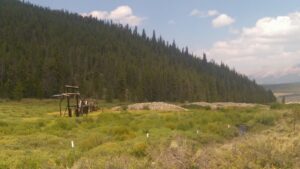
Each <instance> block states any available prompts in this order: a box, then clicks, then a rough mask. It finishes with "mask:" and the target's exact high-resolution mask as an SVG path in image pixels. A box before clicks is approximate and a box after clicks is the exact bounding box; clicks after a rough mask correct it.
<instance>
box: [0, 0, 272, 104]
mask: <svg viewBox="0 0 300 169" xmlns="http://www.w3.org/2000/svg"><path fill="white" fill-rule="evenodd" d="M0 25H1V26H0V37H1V38H0V97H2V98H11V99H20V98H47V97H51V96H52V95H53V94H56V93H59V92H60V91H62V89H63V86H64V84H76V85H79V86H80V90H81V93H82V94H83V95H84V96H86V97H94V98H97V99H106V100H107V101H112V100H113V99H119V100H121V101H208V102H214V101H236V102H258V103H268V102H273V101H274V100H275V98H274V96H273V94H272V92H271V91H266V90H265V89H264V88H263V87H261V86H259V85H257V84H256V82H255V81H252V80H249V79H248V78H247V77H246V76H244V75H241V74H239V73H237V72H236V71H234V70H231V69H230V68H229V67H228V66H226V65H224V64H221V65H219V64H216V63H214V62H213V61H208V60H207V58H206V55H205V54H204V55H203V56H201V58H200V57H196V56H194V55H193V54H191V53H190V52H189V50H188V48H187V47H186V48H183V49H180V48H179V47H178V46H177V45H176V43H175V42H172V43H169V42H167V41H165V40H164V39H163V38H162V37H160V36H159V37H157V36H156V34H155V31H153V35H152V36H148V35H147V34H146V33H145V30H142V31H141V32H142V33H139V31H138V28H137V27H130V26H128V25H125V26H123V25H121V24H116V23H113V22H112V21H103V20H97V19H95V18H92V17H82V16H80V15H78V14H75V13H70V12H68V11H62V10H50V9H48V8H44V7H39V6H36V5H32V4H29V3H22V2H20V1H17V0H0Z"/></svg>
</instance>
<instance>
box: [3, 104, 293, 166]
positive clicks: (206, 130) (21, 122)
mask: <svg viewBox="0 0 300 169" xmlns="http://www.w3.org/2000/svg"><path fill="white" fill-rule="evenodd" d="M117 104H118V105H120V104H119V103H110V104H106V103H104V102H100V106H101V107H102V110H100V111H99V112H94V113H93V114H90V115H89V116H88V117H80V118H75V117H73V118H68V117H59V116H58V101H57V100H32V99H31V100H30V99H29V100H23V101H21V102H13V101H1V102H0V159H1V160H0V168H30V169H35V168H66V167H69V168H70V167H72V166H77V167H79V168H118V167H119V168H153V167H154V166H153V165H156V167H158V168H164V165H163V164H160V163H159V161H158V162H156V161H157V160H158V159H156V158H160V159H164V158H166V159H165V160H166V163H167V162H169V161H168V160H170V159H171V157H169V155H170V154H169V153H170V151H175V150H174V148H172V147H175V149H176V152H174V153H175V154H176V153H179V157H181V156H182V158H183V157H189V156H187V154H189V153H191V154H193V153H196V152H197V150H198V149H201V148H202V147H205V146H207V145H214V144H224V143H226V142H228V141H230V140H232V139H233V138H236V137H238V136H239V135H240V131H239V126H240V125H246V126H248V128H249V129H248V131H247V132H248V133H258V132H260V131H263V130H265V129H268V128H270V127H272V126H274V125H275V124H276V122H277V121H278V120H279V119H280V118H281V117H282V116H283V113H282V112H283V111H286V110H288V108H287V107H285V108H282V107H280V109H279V108H278V107H273V109H270V110H267V109H265V108H260V107H256V108H243V109H242V108H240V109H239V108H228V109H221V110H208V109H203V108H197V107H192V108H191V109H190V110H189V111H187V112H156V111H150V110H142V111H129V110H123V111H121V112H113V111H111V110H109V109H108V108H109V107H113V106H114V105H117ZM54 112H55V113H54ZM197 131H198V132H197ZM146 133H149V135H150V137H149V138H147V137H146ZM72 140H73V141H74V143H75V148H74V149H72V148H71V141H72ZM176 146H177V147H180V148H182V147H183V148H185V149H184V151H181V150H180V151H179V149H178V150H177V148H176ZM177 151H178V152H177ZM185 151H186V153H187V154H185V153H183V155H182V154H180V153H182V152H185ZM168 152H169V153H168ZM158 154H160V155H164V157H159V156H158ZM171 154H172V153H171ZM183 159H184V158H183ZM183 163H191V164H192V163H193V162H188V161H186V162H183ZM120 166H121V167H120ZM170 166H172V165H171V162H170ZM177 167H179V168H182V167H184V166H177ZM171 168H172V167H171Z"/></svg>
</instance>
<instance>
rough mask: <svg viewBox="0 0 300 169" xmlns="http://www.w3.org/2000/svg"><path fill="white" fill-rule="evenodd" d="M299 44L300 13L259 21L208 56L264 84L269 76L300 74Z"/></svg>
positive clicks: (216, 45)
mask: <svg viewBox="0 0 300 169" xmlns="http://www.w3.org/2000/svg"><path fill="white" fill-rule="evenodd" d="M221 23H222V24H221ZM224 23H226V22H220V23H219V26H220V25H224ZM227 23H228V22H227ZM216 25H218V24H216ZM299 44H300V12H295V13H291V14H289V15H287V16H278V17H265V18H262V19H259V20H258V21H257V22H256V24H255V26H253V27H248V28H243V29H242V30H241V31H240V33H238V34H237V37H236V38H234V39H232V40H227V41H219V42H216V43H215V44H214V45H213V47H212V48H211V49H210V50H209V52H208V53H209V55H210V56H211V57H213V58H214V59H215V60H216V61H217V62H221V61H223V62H225V63H227V64H229V65H230V66H233V67H235V68H236V70H238V71H240V72H242V73H245V74H247V75H250V76H252V77H255V78H256V79H258V81H260V80H261V81H263V80H262V79H264V78H267V77H270V76H274V77H275V76H276V77H284V76H289V75H291V74H300V68H299V63H300V57H299V56H300V47H299Z"/></svg>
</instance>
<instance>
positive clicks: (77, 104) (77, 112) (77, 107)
mask: <svg viewBox="0 0 300 169" xmlns="http://www.w3.org/2000/svg"><path fill="white" fill-rule="evenodd" d="M75 97H76V111H75V113H76V116H77V117H79V116H80V114H79V100H78V97H79V96H78V95H76V96H75Z"/></svg>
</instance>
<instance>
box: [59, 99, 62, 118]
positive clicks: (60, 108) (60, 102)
mask: <svg viewBox="0 0 300 169" xmlns="http://www.w3.org/2000/svg"><path fill="white" fill-rule="evenodd" d="M61 102H62V98H61V99H60V101H59V115H60V116H61V115H62V114H61Z"/></svg>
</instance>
